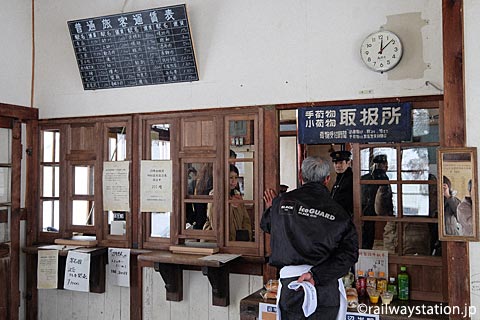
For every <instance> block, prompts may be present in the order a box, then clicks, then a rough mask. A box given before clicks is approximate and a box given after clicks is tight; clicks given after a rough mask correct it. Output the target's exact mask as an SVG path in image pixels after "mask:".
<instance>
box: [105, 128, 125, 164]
mask: <svg viewBox="0 0 480 320" xmlns="http://www.w3.org/2000/svg"><path fill="white" fill-rule="evenodd" d="M126 158H127V134H126V127H116V128H108V159H109V161H124V160H126Z"/></svg>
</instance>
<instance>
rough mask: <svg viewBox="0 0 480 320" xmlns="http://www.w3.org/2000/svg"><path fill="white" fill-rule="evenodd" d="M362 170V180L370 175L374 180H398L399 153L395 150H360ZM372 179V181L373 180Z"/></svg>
mask: <svg viewBox="0 0 480 320" xmlns="http://www.w3.org/2000/svg"><path fill="white" fill-rule="evenodd" d="M360 170H361V172H362V173H361V174H362V179H363V178H364V176H365V177H366V176H368V175H370V176H371V177H372V179H373V178H374V179H381V180H384V179H385V173H386V175H387V177H388V179H390V180H397V151H396V150H395V148H366V149H362V150H360ZM372 179H370V180H372Z"/></svg>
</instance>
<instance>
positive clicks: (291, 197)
mask: <svg viewBox="0 0 480 320" xmlns="http://www.w3.org/2000/svg"><path fill="white" fill-rule="evenodd" d="M260 226H261V228H262V229H263V230H264V231H265V232H267V233H270V234H271V238H270V240H271V241H270V245H271V248H272V254H271V256H270V261H269V263H270V264H271V265H273V266H276V267H278V268H282V267H284V266H290V265H302V264H308V265H313V268H312V270H311V271H312V274H313V279H314V280H315V286H316V288H317V296H318V301H317V305H318V306H338V305H339V301H340V300H339V294H338V279H339V278H341V277H342V276H344V275H345V274H347V273H348V271H349V270H350V267H351V266H353V265H354V264H355V262H356V261H357V259H358V238H357V232H356V230H355V226H354V225H353V223H352V219H351V217H350V215H349V214H348V213H347V212H346V211H345V210H344V209H343V208H342V207H341V206H340V205H339V204H338V203H337V202H336V201H334V200H333V199H331V198H330V193H329V192H328V189H327V188H326V187H325V186H324V185H323V184H320V183H312V182H311V183H307V184H304V185H303V186H301V187H300V188H298V189H295V190H293V191H290V192H287V193H283V194H281V195H280V196H279V197H277V198H275V199H274V201H273V204H272V207H271V208H270V209H267V210H266V211H265V213H264V215H263V217H262V221H261V225H260ZM286 290H288V289H286ZM282 291H283V290H282ZM282 295H283V294H282Z"/></svg>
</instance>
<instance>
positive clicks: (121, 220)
mask: <svg viewBox="0 0 480 320" xmlns="http://www.w3.org/2000/svg"><path fill="white" fill-rule="evenodd" d="M126 218H127V212H125V211H108V225H109V227H110V234H111V235H117V236H118V235H120V236H123V235H125V234H126V229H127V219H126Z"/></svg>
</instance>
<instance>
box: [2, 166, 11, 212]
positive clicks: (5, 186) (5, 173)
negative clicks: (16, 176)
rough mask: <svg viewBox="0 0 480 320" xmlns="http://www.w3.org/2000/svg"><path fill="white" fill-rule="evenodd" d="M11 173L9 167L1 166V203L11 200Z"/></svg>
mask: <svg viewBox="0 0 480 320" xmlns="http://www.w3.org/2000/svg"><path fill="white" fill-rule="evenodd" d="M10 175H11V172H10V168H9V167H0V203H9V202H10V201H11V194H10V188H11V185H10Z"/></svg>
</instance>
